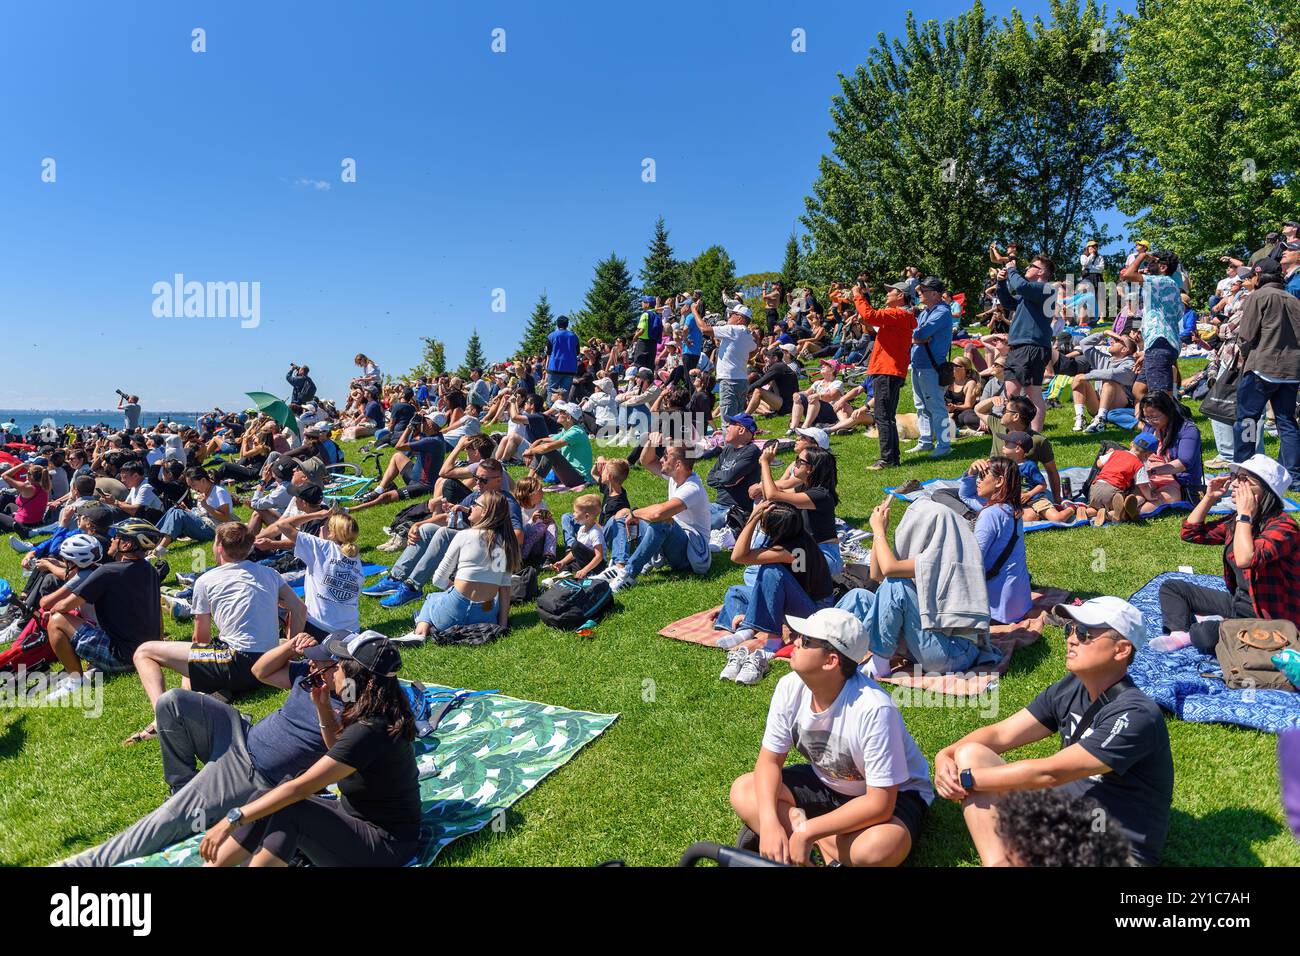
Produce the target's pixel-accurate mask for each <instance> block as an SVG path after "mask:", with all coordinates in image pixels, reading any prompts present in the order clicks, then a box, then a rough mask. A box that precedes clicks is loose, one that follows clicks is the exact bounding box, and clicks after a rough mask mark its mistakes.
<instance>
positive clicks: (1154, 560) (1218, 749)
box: [0, 393, 1300, 866]
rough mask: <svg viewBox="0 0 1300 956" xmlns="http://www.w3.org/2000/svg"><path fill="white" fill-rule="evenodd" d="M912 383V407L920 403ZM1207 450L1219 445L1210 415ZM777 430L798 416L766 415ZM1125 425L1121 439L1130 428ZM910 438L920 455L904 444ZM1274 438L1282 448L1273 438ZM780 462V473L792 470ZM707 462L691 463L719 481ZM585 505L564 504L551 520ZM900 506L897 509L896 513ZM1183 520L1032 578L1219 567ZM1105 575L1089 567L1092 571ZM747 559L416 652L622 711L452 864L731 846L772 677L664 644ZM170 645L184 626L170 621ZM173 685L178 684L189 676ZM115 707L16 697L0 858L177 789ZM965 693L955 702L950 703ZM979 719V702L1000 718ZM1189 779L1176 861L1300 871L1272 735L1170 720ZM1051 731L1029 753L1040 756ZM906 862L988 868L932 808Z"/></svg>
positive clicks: (1063, 444) (1068, 444) (875, 497)
mask: <svg viewBox="0 0 1300 956" xmlns="http://www.w3.org/2000/svg"><path fill="white" fill-rule="evenodd" d="M910 401H911V400H910V393H905V396H904V398H903V401H902V403H901V406H900V407H901V408H902V409H903V410H910V408H911V404H910ZM1071 417H1072V410H1071V409H1069V408H1068V407H1067V408H1062V409H1057V410H1055V411H1053V412H1052V413H1051V414H1050V417H1049V428H1048V433H1049V435H1051V437H1052V438H1053V444H1054V445H1055V448H1056V454H1057V460H1058V462H1059V464H1060V465H1061V466H1062V467H1064V466H1067V465H1083V464H1089V463H1090V461H1091V458H1092V456H1093V454H1094V449H1095V448H1096V445H1097V436H1092V435H1083V434H1072V433H1071V432H1070V422H1071ZM1202 424H1203V428H1202V431H1203V433H1204V436H1205V442H1206V444H1205V447H1206V449H1207V452H1206V458H1207V459H1208V458H1210V457H1212V456H1213V450H1212V449H1213V441H1212V439H1211V437H1210V430H1209V426H1208V424H1207V423H1204V422H1203V423H1202ZM765 425H766V427H768V428H769V429H770V430H771V431H773V432H775V433H776V434H782V433H784V430H785V425H784V424H783V423H780V422H778V421H776V420H769V421H768V422H766V423H765ZM1117 436H1118V432H1117V431H1116V430H1115V429H1111V430H1110V432H1109V433H1108V437H1112V438H1114V437H1117ZM905 447H906V446H905ZM832 448H833V450H834V451H835V452H836V454H837V456H838V457H839V462H840V497H841V507H840V512H839V513H840V515H841V517H844V518H845V519H846V520H848V521H849V523H850V524H853V525H856V526H859V527H866V522H867V516H868V515H869V514H870V510H871V508H872V506H874V505H875V504H876V503H877V502H879V501H880V498H881V494H882V489H883V488H884V487H885V485H887V484H889V485H893V484H897V483H899V482H901V481H902V480H904V479H906V478H908V477H917V478H921V479H924V478H930V477H937V476H952V475H955V474H957V473H959V472H960V471H961V470H963V469H964V468H965V466H966V464H968V463H969V462H970V461H972V460H974V459H976V458H979V457H984V456H986V455H987V454H988V449H989V442H988V440H987V439H979V438H974V439H962V440H961V441H960V442H958V444H957V447H956V452H955V454H954V455H953V456H952V457H950V458H949V459H948V460H946V461H943V462H930V461H928V460H924V459H922V460H917V461H905V464H904V466H903V467H902V468H900V469H896V470H894V471H889V472H867V471H865V470H864V466H865V465H866V464H867V463H869V462H871V461H873V460H874V459H875V458H876V452H877V445H876V442H875V441H874V440H868V439H866V438H865V437H863V436H862V435H861V434H860V433H859V434H856V435H852V436H845V437H839V438H834V439H832ZM1270 450H1271V451H1272V450H1274V448H1273V447H1271V448H1270ZM788 460H789V456H788V455H787V456H785V457H784V460H783V463H784V462H788ZM707 468H708V464H707V463H706V464H704V465H703V466H701V468H700V469H699V470H700V471H701V473H702V474H703V473H705V472H706V471H707ZM628 490H629V493H630V495H631V499H632V502H633V504H636V505H641V504H647V503H650V502H652V501H659V500H662V499H663V497H664V485H663V483H662V482H660V481H658V480H657V479H655V478H653V477H651V476H649V475H647V474H646V473H645V472H644V470H641V469H638V470H637V471H636V472H634V474H633V476H632V478H631V479H630V481H629V484H628ZM572 497H573V496H571V495H561V496H551V498H550V500H549V503H550V507H551V510H552V511H554V512H555V513H556V514H557V515H559V514H561V513H563V512H564V511H566V510H568V509H569V508H570V507H571V499H572ZM397 510H398V506H397V505H392V506H389V507H388V508H384V509H373V510H371V511H368V512H364V513H363V514H362V515H361V516H360V517H361V521H362V532H363V533H362V544H363V546H364V547H363V557H365V558H367V559H371V560H375V561H379V562H380V563H383V564H391V563H392V561H391V558H392V556H390V555H386V554H384V553H382V552H379V553H376V552H374V551H373V548H374V546H375V545H376V544H378V543H379V542H381V541H382V540H383V539H384V535H383V533H382V531H381V528H382V526H383V525H385V524H387V520H388V518H390V517H391V516H392V515H393V514H395V513H396V511H397ZM903 510H904V508H903V506H902V503H901V502H898V503H896V505H895V508H894V521H895V522H897V520H898V517H899V516H900V515H901V513H902V511H903ZM1179 522H1180V518H1179V517H1177V516H1171V517H1164V518H1159V519H1156V520H1153V521H1150V522H1147V523H1146V524H1143V525H1129V526H1121V527H1110V528H1102V529H1096V528H1091V527H1089V528H1085V529H1078V530H1072V531H1068V532H1066V531H1050V532H1041V533H1036V534H1034V536H1033V537H1032V538H1029V539H1028V551H1029V561H1030V567H1031V568H1032V570H1033V574H1034V579H1035V581H1036V582H1038V583H1040V584H1044V585H1048V584H1050V585H1055V586H1058V587H1063V588H1067V589H1070V590H1071V591H1073V592H1074V593H1076V594H1079V595H1081V596H1085V597H1086V596H1093V595H1097V594H1116V595H1120V596H1123V597H1127V596H1128V595H1130V594H1131V593H1133V592H1134V591H1136V590H1137V589H1138V588H1139V587H1140V586H1141V585H1142V584H1144V583H1145V582H1146V581H1148V580H1149V579H1150V578H1151V577H1152V576H1154V575H1155V574H1157V573H1159V572H1161V571H1166V570H1172V569H1174V568H1176V567H1177V566H1178V565H1192V566H1194V567H1195V568H1196V570H1197V571H1200V572H1205V573H1214V574H1217V573H1219V571H1220V568H1221V564H1220V553H1221V552H1220V550H1219V549H1218V548H1210V547H1197V546H1193V545H1188V544H1184V543H1182V542H1181V541H1180V540H1179V538H1178V527H1179ZM189 552H190V549H189V548H180V547H178V548H176V549H175V550H174V551H173V554H172V557H171V559H170V560H171V563H172V566H173V568H180V569H182V570H184V569H185V567H186V565H187V564H188V561H189V560H190V554H189ZM1094 568H1097V570H1094ZM0 574H3V575H4V576H5V577H6V578H8V579H9V580H10V581H11V582H14V583H17V582H18V581H20V580H21V578H20V576H19V571H18V561H17V556H16V555H15V554H14V553H13V551H12V550H10V549H9V548H8V547H4V546H0ZM739 581H740V568H739V567H737V566H735V565H733V564H732V563H731V562H730V561H729V560H728V559H727V557H726V556H725V555H718V556H716V557H715V560H714V562H713V570H712V572H711V573H710V574H709V575H708V576H707V577H703V578H689V579H688V578H684V577H681V576H676V575H669V574H664V573H660V572H655V573H652V574H648V575H645V576H644V577H643V578H642V579H641V582H640V583H639V584H638V585H637V586H636V587H635V588H633V589H632V590H630V591H628V592H626V593H625V594H624V595H622V596H620V598H619V600H618V604H619V610H618V611H616V612H615V613H613V614H611V615H610V616H609V617H607V618H606V619H605V620H604V621H602V622H601V623H600V625H599V627H598V628H597V631H596V634H595V636H594V637H592V638H580V637H577V636H576V635H574V634H567V633H560V632H558V631H554V630H551V629H549V628H547V627H544V626H543V625H542V624H541V623H540V622H539V620H538V618H537V615H536V612H535V611H534V610H533V608H532V607H531V605H530V606H526V607H520V608H518V609H516V610H514V611H513V612H512V614H511V623H512V629H511V632H510V634H509V635H508V636H507V637H506V638H504V639H502V640H500V641H498V642H496V643H495V644H491V645H488V646H485V647H478V648H454V647H453V648H440V647H436V646H430V647H422V648H418V649H405V650H403V654H404V656H405V658H406V667H405V668H404V669H403V676H407V677H417V678H421V679H423V680H425V681H434V682H440V683H444V684H451V685H454V686H461V687H474V688H498V689H500V691H501V692H502V693H505V694H509V695H511V696H515V697H521V698H527V699H531V700H538V701H544V702H546V703H551V704H559V705H563V706H566V707H572V708H578V709H583V710H593V711H601V712H610V713H613V712H617V713H619V714H621V715H622V716H621V717H620V719H619V720H618V721H617V722H616V723H615V724H614V725H613V726H612V727H611V728H610V730H608V731H607V732H606V733H605V734H604V736H603V737H601V738H599V739H597V740H596V741H595V742H594V743H592V744H591V745H589V746H588V747H587V748H586V749H584V750H583V751H582V752H581V753H579V754H578V756H577V757H576V758H575V759H574V760H573V762H572V763H570V764H569V765H568V766H566V767H564V768H563V769H562V770H560V771H559V772H557V773H556V774H554V775H553V776H551V777H550V778H548V779H547V780H546V781H545V782H543V783H542V784H541V786H539V787H538V788H537V789H536V790H535V791H534V792H533V793H531V794H529V796H528V797H527V798H526V799H525V800H523V801H521V802H520V803H519V804H518V805H517V806H516V808H515V809H514V810H513V811H512V812H511V813H510V814H509V816H508V819H507V826H506V827H505V829H504V831H503V832H500V833H497V832H492V831H491V830H485V831H483V832H482V833H479V834H476V835H475V836H473V837H470V838H467V839H464V840H461V841H459V842H457V843H455V844H453V845H452V846H451V847H449V848H448V849H447V851H445V852H444V853H443V855H442V857H441V858H440V862H442V863H444V864H448V865H451V864H470V865H479V866H500V865H505V866H538V865H542V866H546V865H571V866H588V865H591V864H594V863H598V862H601V861H604V860H608V859H614V858H620V859H624V860H626V861H627V862H628V863H629V864H633V865H667V864H672V863H674V862H675V861H676V860H677V858H678V856H679V855H680V854H681V852H682V850H683V849H685V848H686V847H687V846H688V845H689V844H690V843H692V842H693V841H695V840H700V839H708V840H715V841H718V842H720V843H730V842H731V841H732V840H733V839H734V837H735V833H736V828H737V820H736V819H735V817H734V816H733V815H732V812H731V808H730V806H729V804H728V802H727V790H728V786H729V784H730V782H731V780H732V779H733V778H734V777H735V776H737V775H739V774H741V773H743V772H745V771H746V770H749V769H751V768H752V766H753V761H754V757H755V755H756V753H757V748H758V745H759V740H760V738H761V735H762V730H763V723H764V718H765V716H766V713H767V706H768V701H769V700H770V698H771V694H772V688H773V686H774V685H775V682H776V679H777V678H778V677H780V676H781V675H782V674H783V673H784V672H785V665H784V664H780V663H778V664H777V665H776V666H775V669H774V672H773V674H772V675H770V676H769V677H768V678H767V679H765V680H764V681H763V682H762V683H761V684H759V685H758V686H756V687H742V686H739V685H736V684H732V683H723V682H720V681H719V680H718V679H717V678H718V671H719V670H720V669H721V668H722V665H723V656H722V654H721V653H720V652H718V651H714V650H707V649H704V648H701V647H698V646H695V645H692V644H687V643H683V642H681V641H673V640H667V639H665V638H661V637H659V636H657V633H656V632H657V631H658V630H659V629H660V628H661V627H663V626H664V625H666V624H668V623H669V622H671V621H673V620H676V619H678V618H681V617H683V616H685V615H687V614H691V613H693V612H695V611H698V610H701V609H703V608H706V607H711V606H713V605H716V604H718V603H719V602H720V600H721V596H722V591H723V589H724V588H725V586H726V585H728V584H733V583H737V582H739ZM362 602H363V603H362V618H363V620H364V621H365V622H366V624H367V625H369V626H372V627H375V628H377V629H378V630H381V631H383V632H385V633H388V634H393V635H396V634H399V633H402V632H403V631H404V630H406V629H407V628H408V627H409V624H410V619H411V615H412V613H413V611H414V610H415V609H416V608H418V605H410V606H408V607H406V608H402V609H398V610H392V611H386V610H384V609H382V608H380V607H379V606H378V602H377V601H376V600H374V599H371V598H362ZM168 632H169V634H171V636H173V637H176V638H184V637H188V625H185V624H180V623H177V622H169V623H168ZM1062 645H1063V638H1062V634H1061V632H1060V630H1059V629H1056V628H1051V627H1049V628H1048V629H1047V631H1046V634H1045V637H1044V639H1043V640H1042V641H1040V642H1039V643H1038V644H1036V645H1034V646H1032V647H1029V648H1027V649H1025V650H1022V651H1020V652H1018V653H1017V655H1016V657H1015V658H1014V660H1013V662H1012V664H1011V669H1010V671H1009V672H1008V674H1007V675H1006V677H1005V678H1004V679H1003V680H1002V682H1001V687H1000V699H999V702H998V703H999V716H1006V715H1008V714H1010V713H1012V712H1014V711H1015V710H1016V709H1018V708H1020V707H1022V706H1024V705H1025V704H1026V703H1028V702H1029V700H1030V699H1031V698H1032V697H1033V696H1034V695H1035V694H1036V693H1038V692H1039V691H1040V690H1042V689H1043V688H1044V687H1046V686H1047V685H1048V684H1049V683H1051V682H1052V681H1055V680H1057V679H1059V678H1060V677H1061V676H1063V674H1064V673H1065V658H1064V651H1063V646H1062ZM177 682H178V681H177ZM280 696H281V695H280V693H279V692H271V691H267V692H264V693H262V694H260V695H258V696H256V697H253V698H249V699H246V700H245V701H243V702H241V704H240V706H241V707H242V708H244V709H245V710H246V711H247V712H249V713H250V714H251V715H253V716H254V717H260V716H262V715H263V714H266V713H267V712H269V711H270V710H272V709H274V708H275V707H276V706H278V704H279V701H280ZM105 698H106V699H105V702H104V710H103V713H102V715H101V716H100V717H99V719H87V718H86V717H84V716H82V715H81V714H80V713H79V712H76V711H72V710H66V711H65V710H43V709H20V708H10V709H6V710H4V711H3V712H0V821H2V822H3V825H2V826H0V862H3V863H6V864H11V865H14V864H16V865H39V864H45V863H49V862H51V861H54V860H57V859H60V858H61V857H63V856H66V855H68V854H69V853H72V852H74V851H77V850H80V849H82V848H84V847H87V846H90V845H93V844H95V843H98V842H100V841H102V840H104V839H106V838H107V837H109V836H111V835H112V834H113V833H115V832H117V831H119V830H121V829H122V828H123V827H125V826H126V825H128V824H129V823H131V822H132V821H134V820H135V819H137V818H138V817H140V816H141V815H142V814H144V813H146V812H147V811H149V810H151V809H153V808H154V807H155V806H157V805H158V803H159V802H160V801H161V800H163V799H164V797H165V796H166V793H167V791H166V788H165V786H164V784H163V781H162V776H161V771H160V762H159V756H158V747H157V744H156V743H150V744H144V745H141V746H136V747H131V748H127V749H123V748H122V747H121V746H120V741H121V740H122V739H123V738H124V737H126V736H127V735H128V734H129V733H131V732H132V731H134V730H137V729H139V728H140V727H142V726H143V725H144V724H145V723H146V722H147V721H148V719H149V716H150V714H149V710H148V704H147V699H146V698H145V695H144V693H143V691H142V690H141V688H140V684H139V681H138V680H137V679H136V678H135V677H134V676H130V675H125V676H120V677H115V678H112V679H110V680H109V681H108V682H107V684H106V690H105ZM950 703H951V702H950ZM986 713H987V711H986ZM904 717H905V719H906V722H907V726H908V728H909V730H910V731H911V733H912V735H913V736H914V737H915V738H916V740H917V743H918V744H919V745H920V747H921V750H922V751H923V752H924V753H925V754H926V755H927V757H930V758H933V755H934V754H935V752H936V751H938V750H939V749H940V748H941V747H943V746H945V745H947V744H948V743H950V742H952V741H953V740H954V739H956V738H957V737H958V736H960V735H962V734H964V733H966V732H968V731H969V730H971V729H973V728H975V727H977V726H979V725H980V724H981V723H984V722H986V721H987V719H988V718H986V717H981V715H980V712H979V711H978V710H976V709H973V708H970V707H954V706H928V707H921V706H916V707H906V708H905V709H904ZM1168 723H1169V734H1170V737H1171V739H1172V741H1173V751H1174V761H1175V765H1176V773H1177V783H1176V787H1175V794H1174V806H1173V820H1172V825H1171V827H1170V833H1169V842H1168V845H1167V847H1166V851H1165V862H1166V863H1167V864H1169V865H1178V866H1224V865H1230V866H1249V865H1261V864H1265V865H1271V866H1296V865H1300V846H1297V843H1296V841H1295V839H1294V838H1293V837H1292V835H1291V833H1290V831H1289V830H1288V829H1287V827H1286V825H1285V822H1284V820H1283V818H1282V813H1281V809H1280V805H1279V797H1278V774H1277V758H1276V741H1275V739H1274V737H1273V736H1271V735H1269V734H1264V733H1258V732H1256V731H1251V730H1241V729H1235V728H1230V727H1225V726H1218V725H1201V724H1185V723H1182V722H1180V721H1176V720H1169V722H1168ZM1056 746H1057V744H1056V740H1055V738H1054V737H1053V738H1051V739H1049V740H1046V741H1042V742H1040V743H1039V744H1038V745H1036V746H1034V747H1030V748H1025V750H1024V751H1020V752H1018V753H1019V755H1031V754H1036V755H1046V754H1048V753H1050V752H1052V750H1053V749H1054V748H1055V747H1056ZM909 862H910V863H911V864H912V865H921V866H952V865H974V864H976V863H977V858H976V856H975V853H974V850H973V848H972V846H971V843H970V841H969V839H968V838H967V836H966V833H965V829H964V827H963V826H962V822H961V818H960V815H959V812H958V809H957V807H956V806H955V805H953V804H951V803H948V802H947V801H944V800H936V801H935V804H934V806H933V808H932V810H931V812H930V815H929V817H928V819H927V822H926V827H925V834H924V837H923V838H922V840H921V841H920V843H919V845H918V846H917V847H916V849H915V850H914V852H913V854H912V857H911V859H910V861H909Z"/></svg>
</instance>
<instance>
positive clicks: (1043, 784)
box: [934, 597, 1174, 866]
mask: <svg viewBox="0 0 1300 956" xmlns="http://www.w3.org/2000/svg"><path fill="white" fill-rule="evenodd" d="M1055 611H1056V614H1057V615H1058V616H1060V617H1061V618H1062V619H1064V620H1065V621H1066V653H1065V666H1066V668H1067V669H1068V670H1069V672H1070V673H1069V675H1068V676H1066V677H1065V678H1064V679H1063V680H1060V681H1057V682H1056V683H1055V684H1053V685H1052V686H1051V687H1049V688H1047V689H1046V690H1045V691H1043V692H1042V693H1041V694H1039V695H1038V696H1037V697H1036V698H1034V700H1033V701H1032V702H1030V704H1029V706H1028V707H1026V708H1025V709H1023V710H1020V711H1018V712H1016V713H1015V714H1013V715H1012V716H1010V717H1008V718H1006V719H1005V720H1001V721H999V722H998V723H996V724H991V725H989V726H987V727H981V728H979V729H978V730H976V731H973V732H972V733H969V734H967V735H966V736H965V737H963V738H961V740H958V741H957V742H956V743H954V744H952V745H951V746H948V747H945V748H944V749H943V750H941V751H939V753H938V754H937V755H936V756H935V759H934V768H935V770H934V778H935V789H936V790H937V791H938V792H939V795H940V796H943V797H946V798H948V799H949V800H954V801H960V802H961V804H962V815H963V816H964V817H965V820H966V827H967V829H968V830H969V831H970V834H971V839H972V840H974V842H975V849H976V850H977V851H979V855H980V859H981V860H982V861H983V862H984V864H985V865H986V866H998V865H1005V864H1006V863H1008V862H1010V861H1009V859H1008V856H1007V852H1006V847H1005V846H1004V845H1003V843H1002V839H1001V838H1000V837H999V836H998V833H997V795H998V794H1000V793H1006V792H1009V791H1014V790H1035V789H1041V788H1047V787H1051V788H1059V789H1060V790H1061V791H1062V792H1064V793H1066V794H1068V795H1070V796H1072V797H1079V798H1084V799H1088V800H1092V801H1094V802H1095V803H1096V807H1095V808H1094V810H1093V812H1094V813H1095V814H1097V815H1098V816H1097V819H1098V820H1099V821H1100V822H1101V823H1102V824H1103V825H1104V824H1105V823H1106V822H1107V821H1114V822H1115V823H1117V824H1119V827H1120V829H1121V830H1122V831H1123V832H1124V835H1125V836H1127V837H1128V838H1129V841H1130V842H1131V843H1132V847H1133V860H1134V862H1136V863H1139V864H1142V865H1145V866H1154V865H1155V864H1157V863H1159V862H1160V852H1161V850H1162V849H1163V848H1164V844H1165V837H1166V835H1167V834H1168V831H1169V807H1170V804H1171V803H1172V802H1173V798H1174V762H1173V755H1172V753H1171V752H1170V749H1169V732H1168V730H1167V729H1166V727H1165V721H1164V717H1163V715H1162V714H1161V713H1160V708H1159V707H1158V706H1157V705H1156V704H1155V702H1154V701H1152V700H1151V698H1149V697H1147V696H1146V695H1145V694H1144V693H1142V691H1140V690H1138V688H1137V686H1136V685H1135V684H1134V683H1133V681H1132V680H1130V679H1129V676H1128V667H1129V664H1130V663H1131V662H1132V660H1133V655H1134V654H1135V653H1136V652H1137V650H1138V649H1139V648H1140V647H1142V646H1143V645H1145V644H1146V642H1147V639H1148V635H1147V630H1146V626H1145V625H1144V624H1143V622H1142V612H1141V611H1139V610H1138V609H1137V608H1135V607H1133V605H1131V604H1129V603H1128V602H1127V601H1123V600H1121V599H1120V598H1116V597H1099V598H1093V599H1092V600H1091V601H1087V602H1085V603H1083V604H1081V605H1078V606H1074V605H1065V604H1060V605H1057V607H1056V609H1055ZM1056 732H1059V733H1060V735H1061V749H1060V750H1059V751H1058V752H1057V753H1055V754H1054V755H1052V756H1051V757H1047V758H1043V759H1028V760H1019V761H1016V762H1014V763H1008V762H1007V761H1005V760H1004V759H1003V758H1002V757H1001V756H1000V755H1001V754H1004V753H1006V752H1007V751H1010V750H1014V749H1016V748H1017V747H1023V746H1024V745H1026V744H1029V743H1033V742H1034V741H1036V740H1042V739H1044V738H1046V737H1048V736H1050V735H1051V734H1053V733H1056Z"/></svg>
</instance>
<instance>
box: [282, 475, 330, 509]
mask: <svg viewBox="0 0 1300 956" xmlns="http://www.w3.org/2000/svg"><path fill="white" fill-rule="evenodd" d="M289 494H291V495H293V496H294V497H295V498H301V499H302V500H303V501H305V502H307V504H309V505H318V504H320V503H321V499H322V498H324V497H325V489H324V488H322V487H321V486H320V485H317V484H313V483H312V482H310V481H309V482H307V483H306V484H301V485H290V486H289Z"/></svg>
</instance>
